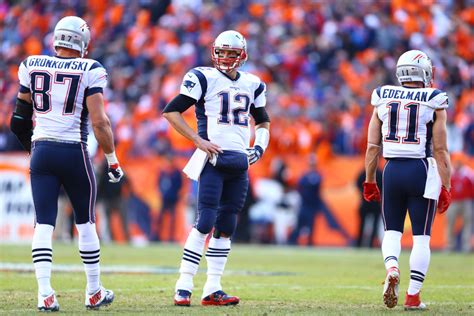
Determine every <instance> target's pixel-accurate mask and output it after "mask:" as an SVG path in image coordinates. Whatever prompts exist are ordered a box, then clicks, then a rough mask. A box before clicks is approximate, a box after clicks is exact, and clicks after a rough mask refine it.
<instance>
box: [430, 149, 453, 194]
mask: <svg viewBox="0 0 474 316" xmlns="http://www.w3.org/2000/svg"><path fill="white" fill-rule="evenodd" d="M434 158H435V159H436V164H437V165H438V172H439V176H440V177H441V183H442V184H443V186H444V187H446V189H448V190H449V189H450V188H451V161H450V159H449V153H448V150H446V149H439V150H436V151H435V152H434Z"/></svg>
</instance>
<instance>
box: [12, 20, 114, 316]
mask: <svg viewBox="0 0 474 316" xmlns="http://www.w3.org/2000/svg"><path fill="white" fill-rule="evenodd" d="M89 40H90V31H89V27H88V26H87V23H86V22H85V21H84V20H83V19H81V18H79V17H75V16H67V17H64V18H62V19H61V20H60V21H59V22H58V23H57V24H56V27H55V29H54V49H55V51H56V55H55V56H44V55H36V56H29V57H28V58H26V59H25V60H24V61H23V62H22V63H21V64H20V68H19V72H18V76H19V79H20V91H19V93H18V98H17V100H16V109H15V111H14V113H13V115H12V118H11V130H12V131H13V132H14V133H15V134H16V136H17V137H18V139H19V140H20V142H21V143H22V145H23V147H24V148H25V150H26V151H28V152H30V153H31V163H30V175H31V186H32V192H33V202H34V206H35V212H36V224H35V231H34V236H33V244H32V258H33V264H34V267H35V272H36V278H37V281H38V309H39V310H40V311H57V310H59V304H58V301H57V299H56V295H55V292H54V290H53V289H52V287H51V280H50V279H51V265H52V260H53V249H52V235H53V230H54V226H55V223H56V217H57V212H58V204H57V203H58V194H59V189H60V187H61V186H63V187H64V189H65V191H66V193H67V195H68V196H69V199H70V200H71V203H72V206H73V209H74V218H75V223H76V227H77V231H78V235H79V253H80V255H81V258H82V262H83V263H84V269H85V273H86V278H87V286H86V293H85V305H86V307H87V308H90V309H96V308H99V307H100V306H102V305H108V304H110V303H112V301H113V299H114V293H113V292H112V291H110V290H106V289H105V288H104V287H103V286H102V285H101V283H100V266H99V258H100V244H99V238H98V236H97V232H96V227H95V200H96V191H97V190H96V189H97V188H96V179H95V175H94V170H93V166H92V164H91V160H90V156H89V153H88V149H87V134H88V117H90V119H91V121H92V127H93V130H94V134H95V136H96V138H97V140H98V142H99V144H100V146H101V148H102V149H103V150H104V152H105V153H106V154H105V156H106V158H107V161H108V164H109V173H108V174H109V177H110V181H111V182H118V181H120V179H121V178H122V176H123V172H122V170H121V168H120V166H119V162H118V160H117V157H116V155H115V149H114V141H113V135H112V129H111V126H110V122H109V119H108V118H107V116H106V114H105V111H104V100H103V89H104V88H105V86H106V84H107V72H106V70H105V69H104V67H103V66H102V65H101V64H100V63H99V62H97V61H95V60H92V59H86V58H84V57H85V56H86V54H87V48H88V46H89ZM33 113H34V115H35V123H36V124H35V127H34V128H33V119H32V116H33Z"/></svg>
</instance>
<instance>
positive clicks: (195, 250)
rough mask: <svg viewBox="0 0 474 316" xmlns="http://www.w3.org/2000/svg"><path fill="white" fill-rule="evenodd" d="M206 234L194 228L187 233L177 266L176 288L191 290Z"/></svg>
mask: <svg viewBox="0 0 474 316" xmlns="http://www.w3.org/2000/svg"><path fill="white" fill-rule="evenodd" d="M206 237H207V234H201V233H200V232H199V231H198V230H197V229H196V228H193V229H192V230H191V232H190V233H189V236H188V239H187V240H186V243H185V244H184V250H183V258H182V259H181V266H180V268H179V273H180V276H179V279H178V281H177V282H176V291H177V290H186V291H189V292H192V291H193V288H194V284H193V277H194V276H195V275H196V273H197V271H198V269H199V262H200V261H201V257H202V252H203V251H204V244H205V243H206Z"/></svg>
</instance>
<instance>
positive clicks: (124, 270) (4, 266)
mask: <svg viewBox="0 0 474 316" xmlns="http://www.w3.org/2000/svg"><path fill="white" fill-rule="evenodd" d="M0 271H16V272H34V271H35V270H34V267H33V265H32V264H31V263H13V262H0ZM52 271H53V272H81V273H82V272H84V267H83V265H79V264H53V267H52ZM100 271H101V273H106V274H108V273H111V274H113V273H118V274H178V273H179V269H178V268H174V267H159V266H136V265H133V266H130V265H102V266H101V267H100ZM199 272H200V273H205V271H204V270H203V269H201V270H199ZM226 274H229V275H250V276H288V275H297V274H296V273H294V272H287V271H248V270H228V271H226Z"/></svg>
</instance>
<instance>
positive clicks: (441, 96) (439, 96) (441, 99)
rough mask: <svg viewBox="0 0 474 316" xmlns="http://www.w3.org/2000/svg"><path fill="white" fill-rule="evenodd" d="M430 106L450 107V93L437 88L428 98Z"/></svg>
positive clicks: (434, 107)
mask: <svg viewBox="0 0 474 316" xmlns="http://www.w3.org/2000/svg"><path fill="white" fill-rule="evenodd" d="M428 106H429V107H430V108H433V109H435V110H440V109H446V108H448V106H449V101H448V94H447V93H446V92H443V91H441V90H438V89H435V90H434V91H433V92H432V93H431V95H430V96H429V98H428Z"/></svg>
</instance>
